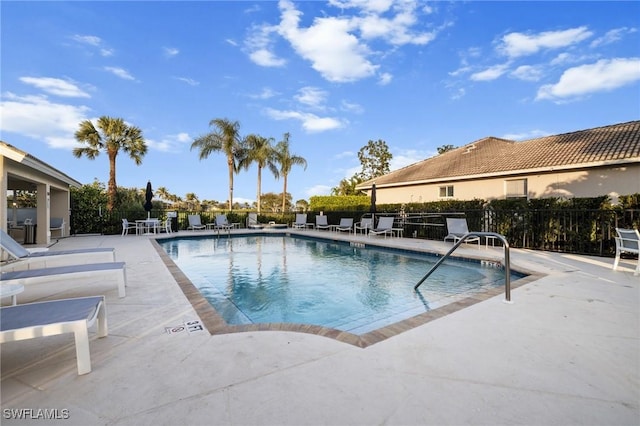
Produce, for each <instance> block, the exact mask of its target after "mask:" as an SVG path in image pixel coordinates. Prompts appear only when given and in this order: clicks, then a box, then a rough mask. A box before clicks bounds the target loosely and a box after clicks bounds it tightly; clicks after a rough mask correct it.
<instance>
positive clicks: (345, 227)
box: [336, 217, 353, 233]
mask: <svg viewBox="0 0 640 426" xmlns="http://www.w3.org/2000/svg"><path fill="white" fill-rule="evenodd" d="M336 230H337V231H340V232H344V231H346V232H348V233H351V231H352V230H353V218H350V217H343V218H341V219H340V223H339V224H338V226H336Z"/></svg>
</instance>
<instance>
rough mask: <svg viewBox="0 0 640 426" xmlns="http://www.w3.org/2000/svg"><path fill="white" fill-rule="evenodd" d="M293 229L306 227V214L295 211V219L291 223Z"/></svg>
mask: <svg viewBox="0 0 640 426" xmlns="http://www.w3.org/2000/svg"><path fill="white" fill-rule="evenodd" d="M291 227H292V228H294V229H306V228H307V214H306V213H296V221H295V222H293V223H292V224H291Z"/></svg>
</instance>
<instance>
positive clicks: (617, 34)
mask: <svg viewBox="0 0 640 426" xmlns="http://www.w3.org/2000/svg"><path fill="white" fill-rule="evenodd" d="M636 31H638V30H637V29H636V28H627V27H622V28H616V29H613V30H610V31H607V33H606V34H605V35H603V36H602V37H598V38H597V39H595V40H593V41H592V42H591V45H590V46H591V47H600V46H605V45H607V44H611V43H615V42H617V41H619V40H622V38H623V37H624V36H625V35H627V34H631V33H635V32H636Z"/></svg>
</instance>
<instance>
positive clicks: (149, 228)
mask: <svg viewBox="0 0 640 426" xmlns="http://www.w3.org/2000/svg"><path fill="white" fill-rule="evenodd" d="M159 225H160V220H158V219H155V218H154V219H138V220H136V234H138V235H152V234H155V233H156V232H157V230H158V226H159Z"/></svg>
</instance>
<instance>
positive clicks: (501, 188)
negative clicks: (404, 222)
mask: <svg viewBox="0 0 640 426" xmlns="http://www.w3.org/2000/svg"><path fill="white" fill-rule="evenodd" d="M521 178H527V192H528V196H529V198H549V197H566V198H573V197H595V196H600V195H609V196H610V197H611V198H612V201H613V202H614V203H617V197H618V196H619V195H628V194H635V193H640V163H635V164H631V165H625V166H623V167H602V168H592V169H589V170H574V171H569V172H560V173H554V172H547V173H538V174H532V175H522V176H513V177H508V178H502V177H501V178H486V179H478V180H467V181H449V182H440V183H434V184H429V185H413V186H405V187H395V188H384V187H378V188H377V191H376V200H377V202H378V203H379V204H385V203H410V202H428V201H439V200H443V198H440V197H439V193H440V190H439V188H440V187H441V186H449V185H453V187H454V196H453V199H458V200H472V199H474V198H479V199H484V200H488V201H489V200H493V199H504V198H505V181H506V180H509V179H521Z"/></svg>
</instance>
